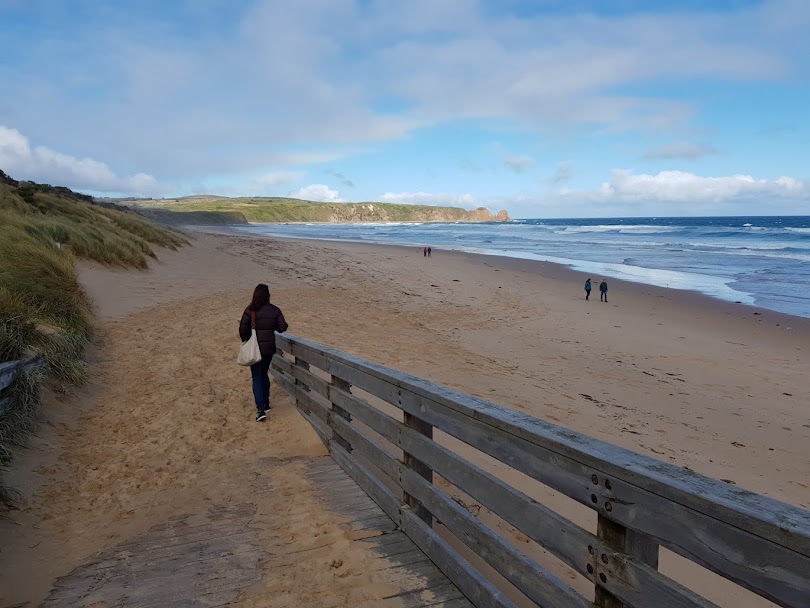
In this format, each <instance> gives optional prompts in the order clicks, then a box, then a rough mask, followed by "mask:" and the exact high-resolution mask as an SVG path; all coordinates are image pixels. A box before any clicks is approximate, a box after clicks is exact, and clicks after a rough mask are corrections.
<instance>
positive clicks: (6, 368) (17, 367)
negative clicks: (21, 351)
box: [0, 355, 43, 416]
mask: <svg viewBox="0 0 810 608" xmlns="http://www.w3.org/2000/svg"><path fill="white" fill-rule="evenodd" d="M42 365H43V361H42V358H41V357H39V356H36V355H32V356H30V357H24V358H23V359H18V360H16V361H7V362H6V363H0V416H2V415H3V414H4V413H5V411H6V409H7V408H8V405H9V399H8V397H5V398H4V397H3V392H4V391H5V390H6V389H7V388H8V387H9V386H11V383H12V382H14V379H15V378H16V377H17V376H18V375H19V374H21V373H23V372H26V371H29V370H32V369H35V368H38V367H41V366H42Z"/></svg>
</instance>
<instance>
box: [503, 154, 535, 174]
mask: <svg viewBox="0 0 810 608" xmlns="http://www.w3.org/2000/svg"><path fill="white" fill-rule="evenodd" d="M503 164H504V165H506V166H507V167H509V168H510V169H512V171H514V172H515V173H523V172H524V171H526V170H528V169H531V168H532V166H533V165H534V160H533V159H532V158H531V157H529V156H515V155H513V154H507V155H506V156H504V157H503Z"/></svg>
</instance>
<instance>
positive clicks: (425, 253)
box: [422, 247, 427, 257]
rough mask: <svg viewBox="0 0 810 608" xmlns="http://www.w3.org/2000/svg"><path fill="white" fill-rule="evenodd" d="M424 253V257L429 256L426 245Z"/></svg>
mask: <svg viewBox="0 0 810 608" xmlns="http://www.w3.org/2000/svg"><path fill="white" fill-rule="evenodd" d="M422 255H423V256H424V257H427V247H425V248H424V249H423V250H422Z"/></svg>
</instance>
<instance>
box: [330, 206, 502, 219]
mask: <svg viewBox="0 0 810 608" xmlns="http://www.w3.org/2000/svg"><path fill="white" fill-rule="evenodd" d="M319 207H321V208H322V210H324V211H325V210H326V209H328V214H327V217H326V218H325V219H324V220H322V221H327V222H329V223H335V224H337V223H356V222H499V221H505V222H508V221H509V214H508V213H507V212H506V211H499V212H498V215H493V214H492V213H490V212H489V211H488V210H487V209H486V208H484V207H479V208H478V209H474V210H473V211H467V210H466V209H460V208H456V207H428V206H422V205H420V206H415V205H397V204H392V203H385V204H381V203H334V204H327V205H319ZM319 215H320V214H319Z"/></svg>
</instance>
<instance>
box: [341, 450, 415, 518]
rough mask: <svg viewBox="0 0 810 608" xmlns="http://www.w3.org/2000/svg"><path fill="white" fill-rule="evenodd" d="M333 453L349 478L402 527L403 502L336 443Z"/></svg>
mask: <svg viewBox="0 0 810 608" xmlns="http://www.w3.org/2000/svg"><path fill="white" fill-rule="evenodd" d="M331 452H332V458H334V459H335V462H337V463H338V464H339V465H340V466H341V467H343V469H344V470H345V471H346V472H347V473H348V474H349V476H350V477H351V478H352V479H354V480H355V481H356V482H357V485H359V486H360V487H361V488H363V490H365V492H366V494H368V495H369V496H370V497H371V498H372V500H374V502H376V503H377V504H378V505H380V508H381V509H382V510H383V511H385V512H386V514H388V516H389V517H390V518H391V519H392V520H393V521H394V523H395V524H397V525H398V526H400V525H401V522H400V506H401V504H402V502H401V501H400V500H399V499H398V498H397V496H396V495H395V494H394V493H393V492H392V491H391V490H389V489H388V488H387V487H386V486H385V484H383V483H381V482H380V481H379V480H378V479H377V478H376V477H374V476H373V475H372V474H371V473H370V472H369V471H368V469H366V467H364V466H363V465H361V464H360V463H359V462H357V460H356V459H355V458H352V457H351V455H350V454H349V453H348V452H347V451H346V450H344V449H343V448H341V447H340V446H339V445H337V443H336V442H332V444H331Z"/></svg>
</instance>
